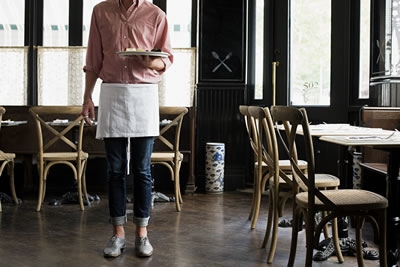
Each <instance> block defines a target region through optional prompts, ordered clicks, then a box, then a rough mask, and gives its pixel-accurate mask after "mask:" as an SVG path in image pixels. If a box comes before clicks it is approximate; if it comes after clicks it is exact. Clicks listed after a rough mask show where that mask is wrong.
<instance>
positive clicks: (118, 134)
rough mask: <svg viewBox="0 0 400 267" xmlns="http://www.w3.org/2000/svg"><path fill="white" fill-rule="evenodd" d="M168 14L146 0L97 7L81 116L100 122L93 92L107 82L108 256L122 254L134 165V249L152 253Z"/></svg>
mask: <svg viewBox="0 0 400 267" xmlns="http://www.w3.org/2000/svg"><path fill="white" fill-rule="evenodd" d="M127 48H136V49H144V50H149V51H150V50H153V49H161V51H163V52H166V53H169V56H168V57H149V56H129V57H120V56H119V55H118V54H117V52H120V51H125V50H126V49H127ZM172 62H173V56H172V54H171V44H170V39H169V34H168V23H167V19H166V15H165V13H164V12H163V11H162V10H161V9H159V8H158V7H157V6H155V5H153V4H152V3H149V2H148V1H146V0H106V1H103V2H101V3H99V4H97V5H96V6H95V7H94V8H93V13H92V20H91V26H90V33H89V41H88V49H87V55H86V65H85V66H84V68H83V69H84V71H85V77H86V82H85V93H84V100H83V107H82V115H83V116H85V120H86V122H87V123H89V124H91V120H95V113H94V104H93V101H92V98H91V96H92V93H93V90H94V86H95V83H96V80H97V79H98V78H100V79H101V80H102V81H103V82H102V85H101V91H100V101H99V107H98V124H97V132H96V138H98V139H103V140H104V146H105V152H106V159H107V178H108V186H109V189H108V191H109V213H110V223H111V224H112V226H113V234H112V237H111V239H110V240H109V242H108V243H107V245H106V247H105V249H104V256H105V257H118V256H119V255H121V253H122V251H123V250H124V248H125V229H124V224H125V223H126V222H127V217H126V199H127V198H126V177H127V168H129V166H128V163H129V162H131V166H132V173H133V177H134V178H133V179H134V197H133V201H134V202H133V204H134V214H133V218H134V223H135V225H136V233H135V236H136V237H135V250H136V255H137V256H139V257H148V256H151V255H152V254H153V247H152V246H151V244H150V242H149V239H148V237H147V225H148V223H149V219H150V208H151V191H152V178H151V169H150V168H151V167H150V162H151V153H152V151H153V143H154V137H155V136H157V135H158V134H159V110H158V82H159V81H160V75H161V74H162V73H163V72H164V71H165V70H166V69H167V68H168V67H169V66H170V65H171V64H172Z"/></svg>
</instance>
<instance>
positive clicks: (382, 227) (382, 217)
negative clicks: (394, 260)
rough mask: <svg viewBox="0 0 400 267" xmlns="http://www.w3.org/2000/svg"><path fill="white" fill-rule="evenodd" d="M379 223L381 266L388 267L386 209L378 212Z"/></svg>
mask: <svg viewBox="0 0 400 267" xmlns="http://www.w3.org/2000/svg"><path fill="white" fill-rule="evenodd" d="M376 220H377V223H378V227H379V237H378V238H379V243H378V244H379V266H383V267H387V265H388V263H387V251H386V250H387V247H386V234H387V233H386V209H383V210H382V211H379V212H378V216H377V219H376Z"/></svg>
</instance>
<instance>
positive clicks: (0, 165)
mask: <svg viewBox="0 0 400 267" xmlns="http://www.w3.org/2000/svg"><path fill="white" fill-rule="evenodd" d="M4 113H6V109H5V108H4V107H0V130H1V120H2V118H3V114H4ZM14 159H15V154H14V153H6V152H3V151H2V150H0V176H1V175H2V173H3V171H4V169H7V174H8V176H9V177H10V188H11V196H12V198H13V200H14V202H15V204H19V200H18V198H17V194H16V192H15V184H14ZM1 211H2V207H1V200H0V212H1Z"/></svg>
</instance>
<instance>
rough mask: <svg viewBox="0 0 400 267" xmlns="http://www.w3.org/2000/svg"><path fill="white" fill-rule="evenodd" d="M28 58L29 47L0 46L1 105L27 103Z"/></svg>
mask: <svg viewBox="0 0 400 267" xmlns="http://www.w3.org/2000/svg"><path fill="white" fill-rule="evenodd" d="M27 60H28V48H27V47H0V62H2V63H3V64H0V73H1V78H0V105H26V103H27V90H26V88H27V87H28V86H27V80H28V79H27Z"/></svg>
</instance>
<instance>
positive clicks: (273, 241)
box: [267, 191, 279, 263]
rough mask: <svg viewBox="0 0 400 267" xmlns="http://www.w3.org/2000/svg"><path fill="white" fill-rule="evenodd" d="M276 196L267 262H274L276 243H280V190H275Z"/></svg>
mask: <svg viewBox="0 0 400 267" xmlns="http://www.w3.org/2000/svg"><path fill="white" fill-rule="evenodd" d="M274 195H275V197H274V202H273V204H272V205H273V208H272V212H273V215H272V219H273V224H272V236H271V246H270V249H269V254H268V259H267V263H272V262H273V261H274V256H275V251H276V245H277V243H278V226H279V225H278V224H279V211H278V210H279V207H278V206H279V203H278V202H279V192H277V191H275V194H274Z"/></svg>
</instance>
